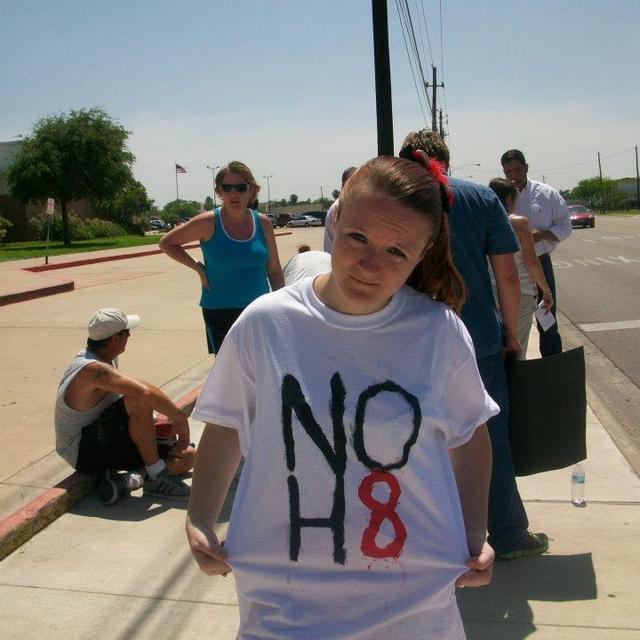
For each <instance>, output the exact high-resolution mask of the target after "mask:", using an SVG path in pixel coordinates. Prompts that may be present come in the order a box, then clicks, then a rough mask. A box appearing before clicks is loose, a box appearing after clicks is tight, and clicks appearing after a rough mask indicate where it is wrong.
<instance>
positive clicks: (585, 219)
mask: <svg viewBox="0 0 640 640" xmlns="http://www.w3.org/2000/svg"><path fill="white" fill-rule="evenodd" d="M569 215H570V216H571V226H572V227H574V228H575V227H591V228H592V229H593V228H594V227H595V226H596V217H595V216H594V215H593V211H591V209H587V207H585V206H584V205H581V204H572V205H569Z"/></svg>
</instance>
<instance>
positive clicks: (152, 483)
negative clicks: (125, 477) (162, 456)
mask: <svg viewBox="0 0 640 640" xmlns="http://www.w3.org/2000/svg"><path fill="white" fill-rule="evenodd" d="M143 491H144V495H145V496H150V497H152V498H162V499H165V500H176V501H177V502H187V501H188V500H189V493H190V492H191V489H190V488H189V485H188V484H185V483H184V482H183V481H182V480H180V478H179V477H178V476H174V475H172V474H171V473H169V472H168V471H167V469H166V467H165V468H164V469H163V470H162V471H161V472H160V473H159V474H158V475H157V476H156V479H155V480H151V479H150V478H148V477H147V478H146V480H145V481H144V490H143Z"/></svg>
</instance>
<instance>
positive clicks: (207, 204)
mask: <svg viewBox="0 0 640 640" xmlns="http://www.w3.org/2000/svg"><path fill="white" fill-rule="evenodd" d="M202 208H203V209H204V210H205V211H213V198H212V197H211V196H207V197H206V198H205V199H204V202H203V204H202Z"/></svg>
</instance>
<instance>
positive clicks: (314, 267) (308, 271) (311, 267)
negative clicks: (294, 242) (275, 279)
mask: <svg viewBox="0 0 640 640" xmlns="http://www.w3.org/2000/svg"><path fill="white" fill-rule="evenodd" d="M328 271H331V254H329V253H326V252H324V251H303V252H302V253H296V254H295V255H294V256H293V257H292V258H291V259H290V260H289V262H287V264H286V265H285V266H284V269H282V275H283V276H284V283H285V285H290V284H293V283H294V282H298V280H302V278H309V277H310V276H317V275H320V274H321V273H327V272H328Z"/></svg>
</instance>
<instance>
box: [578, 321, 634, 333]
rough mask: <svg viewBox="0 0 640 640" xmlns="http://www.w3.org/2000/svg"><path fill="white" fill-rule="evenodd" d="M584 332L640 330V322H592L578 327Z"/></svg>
mask: <svg viewBox="0 0 640 640" xmlns="http://www.w3.org/2000/svg"><path fill="white" fill-rule="evenodd" d="M578 326H579V327H580V328H581V329H582V330H583V331H587V332H588V331H615V330H617V329H640V320H620V321H618V322H592V323H591V324H581V325H578Z"/></svg>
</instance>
